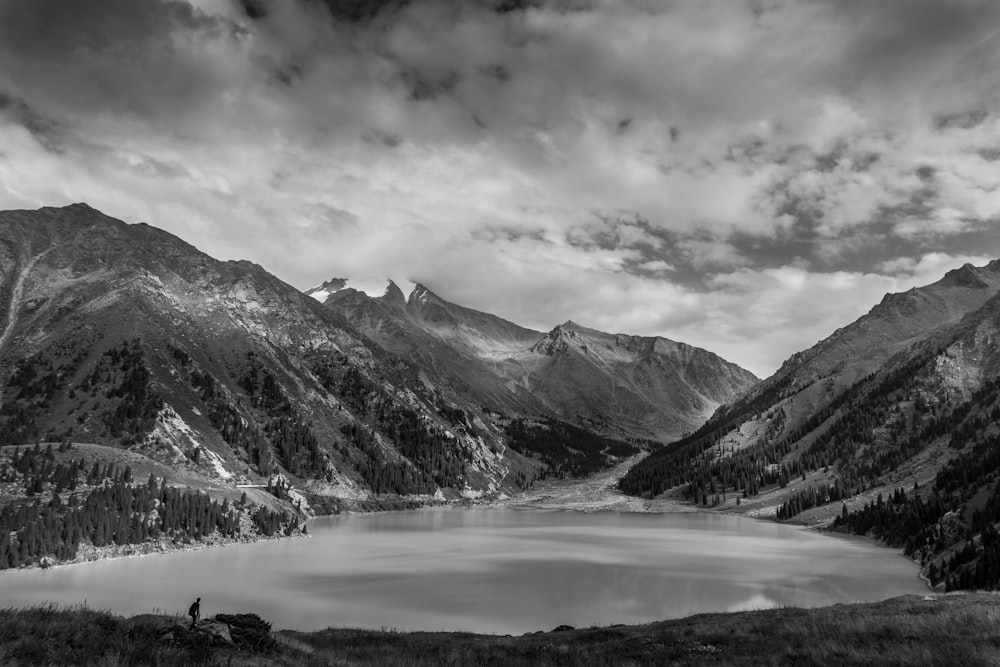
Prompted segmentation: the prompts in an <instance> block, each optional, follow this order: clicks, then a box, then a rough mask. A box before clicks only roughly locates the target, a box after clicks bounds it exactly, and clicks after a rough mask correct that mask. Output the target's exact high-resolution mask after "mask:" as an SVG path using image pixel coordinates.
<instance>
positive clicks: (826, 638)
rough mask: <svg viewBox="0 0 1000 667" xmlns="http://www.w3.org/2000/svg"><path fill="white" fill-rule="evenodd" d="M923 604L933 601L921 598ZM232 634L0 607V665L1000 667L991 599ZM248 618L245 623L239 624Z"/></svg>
mask: <svg viewBox="0 0 1000 667" xmlns="http://www.w3.org/2000/svg"><path fill="white" fill-rule="evenodd" d="M930 597H932V598H933V599H929V598H930ZM216 618H217V619H221V620H225V621H226V622H227V623H229V624H230V625H226V626H225V627H227V628H229V629H230V630H231V635H229V636H226V637H225V639H222V638H220V637H219V636H218V634H217V633H215V634H213V633H211V632H208V629H209V626H216V627H218V626H222V625H223V624H221V623H218V622H215V621H212V620H209V621H207V622H203V623H204V624H205V629H203V630H199V631H197V632H194V633H190V632H188V631H187V630H186V623H185V619H178V618H177V617H173V616H157V615H142V616H135V617H132V618H123V617H120V616H114V615H112V614H108V613H105V612H99V611H93V610H88V609H71V610H58V609H56V608H54V607H37V608H33V609H22V610H14V609H7V610H0V664H3V665H10V666H16V665H107V666H112V665H191V664H206V665H276V666H280V665H409V666H420V665H428V666H432V665H433V666H437V665H456V666H459V665H461V666H465V665H477V666H479V665H615V666H619V665H672V664H675V665H797V666H801V665H824V666H825V665H954V666H958V665H997V664H1000V595H996V594H992V593H955V594H947V595H935V596H929V597H928V598H924V597H921V596H913V595H910V596H904V597H899V598H894V599H892V600H887V601H884V602H876V603H868V604H854V605H835V606H832V607H823V608H818V609H772V610H766V611H755V612H739V613H732V614H700V615H697V616H692V617H689V618H684V619H680V620H674V621H663V622H659V623H652V624H649V625H636V626H621V625H620V626H611V627H604V628H591V629H580V630H573V629H569V630H561V631H552V632H545V633H535V634H528V635H522V636H520V637H510V636H503V637H501V636H492V635H475V634H468V633H444V632H441V633H427V632H415V633H405V632H385V631H381V632H379V631H370V630H344V629H329V630H323V631H320V632H311V633H305V632H294V631H289V630H282V631H279V632H273V633H270V632H268V628H267V625H266V623H262V622H261V620H260V619H258V618H257V617H256V616H253V615H252V614H248V615H235V616H225V615H219V616H218V617H216ZM248 619H249V620H248Z"/></svg>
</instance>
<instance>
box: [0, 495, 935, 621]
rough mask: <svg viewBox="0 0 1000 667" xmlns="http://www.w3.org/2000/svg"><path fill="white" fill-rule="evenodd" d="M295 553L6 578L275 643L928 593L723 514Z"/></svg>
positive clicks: (353, 522) (465, 526)
mask: <svg viewBox="0 0 1000 667" xmlns="http://www.w3.org/2000/svg"><path fill="white" fill-rule="evenodd" d="M310 533H311V534H312V538H311V539H307V540H283V541H278V542H269V543H261V544H254V545H246V546H240V547H230V548H224V549H211V550H203V551H194V552H186V553H177V554H170V555H167V556H146V557H142V558H132V559H122V560H115V561H105V562H101V563H91V564H86V565H78V566H71V567H58V568H53V569H51V570H47V571H43V570H33V571H21V572H6V573H0V589H2V590H3V599H4V604H5V605H21V604H31V603H34V602H39V601H55V602H57V603H59V604H77V603H80V602H83V601H84V600H86V601H87V602H88V603H89V604H90V605H91V606H93V607H99V608H110V609H114V610H116V611H119V612H122V613H140V612H146V611H151V610H154V609H159V610H162V611H167V612H172V611H175V610H178V611H179V610H182V609H183V608H185V607H186V604H187V603H188V602H189V601H190V599H194V597H197V596H201V597H202V598H203V604H204V609H203V613H206V614H212V613H216V612H219V611H253V612H256V613H259V614H261V615H262V616H264V617H265V618H267V619H268V620H270V621H271V622H272V623H273V624H274V626H275V627H295V628H299V629H319V628H324V627H327V626H331V625H335V626H356V627H374V628H380V627H395V628H400V629H414V630H415V629H424V630H433V629H464V630H473V631H479V632H496V633H521V632H528V631H533V630H537V629H551V628H552V627H555V626H556V625H559V624H563V623H567V624H569V625H575V626H585V625H594V624H598V625H607V624H612V623H638V622H645V621H652V620H658V619H663V618H676V617H680V616H686V615H689V614H693V613H700V612H706V611H726V610H742V609H757V608H763V607H772V606H779V605H795V606H816V605H822V604H832V603H835V602H847V601H855V600H875V599H882V598H886V597H891V596H894V595H900V594H903V593H917V592H921V591H922V590H923V589H922V584H921V582H920V580H919V579H918V578H917V576H916V575H917V572H916V567H915V566H914V565H913V564H912V563H910V562H909V561H907V560H906V559H904V558H903V557H902V556H900V555H899V554H898V553H896V552H893V551H891V550H888V549H880V548H877V547H874V546H872V545H870V544H867V543H865V542H861V541H857V540H849V539H842V538H834V537H830V536H826V535H820V534H816V533H813V532H810V531H807V530H804V529H801V528H796V527H790V526H782V525H778V524H774V523H762V522H756V521H753V520H749V519H743V518H739V517H731V516H725V515H716V514H700V513H683V514H660V515H651V514H617V513H604V514H602V513H590V514H583V513H576V512H562V511H542V510H520V509H512V508H507V509H478V510H430V511H419V512H408V513H387V514H378V515H358V516H348V517H337V518H330V519H321V520H317V521H315V522H313V523H312V524H310Z"/></svg>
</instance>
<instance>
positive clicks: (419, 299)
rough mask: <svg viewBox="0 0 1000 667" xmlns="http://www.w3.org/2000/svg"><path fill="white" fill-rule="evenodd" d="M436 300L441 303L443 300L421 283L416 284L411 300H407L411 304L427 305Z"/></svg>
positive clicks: (411, 293)
mask: <svg viewBox="0 0 1000 667" xmlns="http://www.w3.org/2000/svg"><path fill="white" fill-rule="evenodd" d="M431 300H435V301H440V300H441V298H440V297H439V296H438V295H437V294H435V293H434V292H432V291H430V290H429V289H427V287H425V286H424V285H423V284H421V283H416V284H415V285H414V287H413V291H412V292H410V298H409V299H407V303H409V304H411V305H412V304H426V303H427V302H428V301H431Z"/></svg>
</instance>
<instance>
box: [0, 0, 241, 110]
mask: <svg viewBox="0 0 1000 667" xmlns="http://www.w3.org/2000/svg"><path fill="white" fill-rule="evenodd" d="M233 29H234V27H233V26H231V25H227V24H226V23H225V22H223V21H220V20H219V19H218V18H216V17H209V16H207V15H205V14H203V13H202V12H200V11H198V10H196V9H195V8H194V7H192V6H191V5H190V4H189V3H187V2H182V1H169V0H162V1H160V0H144V1H142V2H134V1H132V0H99V1H94V2H85V3H84V2H74V1H73V0H37V1H34V0H33V1H32V2H30V3H23V2H18V1H17V0H3V1H2V2H0V81H2V82H3V83H4V85H5V86H6V87H7V88H8V89H11V90H13V91H14V92H15V94H17V95H18V96H20V97H22V98H23V99H25V100H26V102H27V103H28V104H30V105H39V106H45V107H49V108H51V109H53V110H54V111H57V112H59V113H74V114H78V113H81V112H93V113H100V112H103V111H113V112H132V113H137V114H139V115H142V116H158V117H161V118H166V117H168V116H169V115H170V114H174V113H180V112H182V111H183V110H184V109H185V108H188V107H190V105H191V104H192V103H197V102H199V101H201V100H203V99H204V98H205V97H206V96H209V97H210V96H212V92H213V91H212V88H213V86H214V85H215V83H216V78H215V77H214V76H213V67H212V63H206V62H204V61H201V60H200V59H199V58H198V57H197V53H196V52H185V51H184V49H183V48H182V47H181V46H179V45H178V41H177V39H175V38H180V39H182V40H183V39H198V35H201V36H202V37H201V38H205V37H208V36H209V35H212V36H218V35H220V34H222V33H225V32H228V31H232V30H233Z"/></svg>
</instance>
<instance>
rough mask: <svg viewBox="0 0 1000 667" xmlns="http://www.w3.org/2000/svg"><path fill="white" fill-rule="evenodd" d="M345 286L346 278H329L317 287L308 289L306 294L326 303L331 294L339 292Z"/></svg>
mask: <svg viewBox="0 0 1000 667" xmlns="http://www.w3.org/2000/svg"><path fill="white" fill-rule="evenodd" d="M345 287H347V279H346V278H330V280H327V281H326V282H324V283H322V284H321V285H316V286H315V287H310V288H309V289H307V290H306V295H308V296H311V297H312V298H314V299H316V300H317V301H319V302H320V303H324V302H326V300H327V299H328V298H329V297H330V295H331V294H334V293H336V292H339V291H340V290H342V289H344V288H345Z"/></svg>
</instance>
